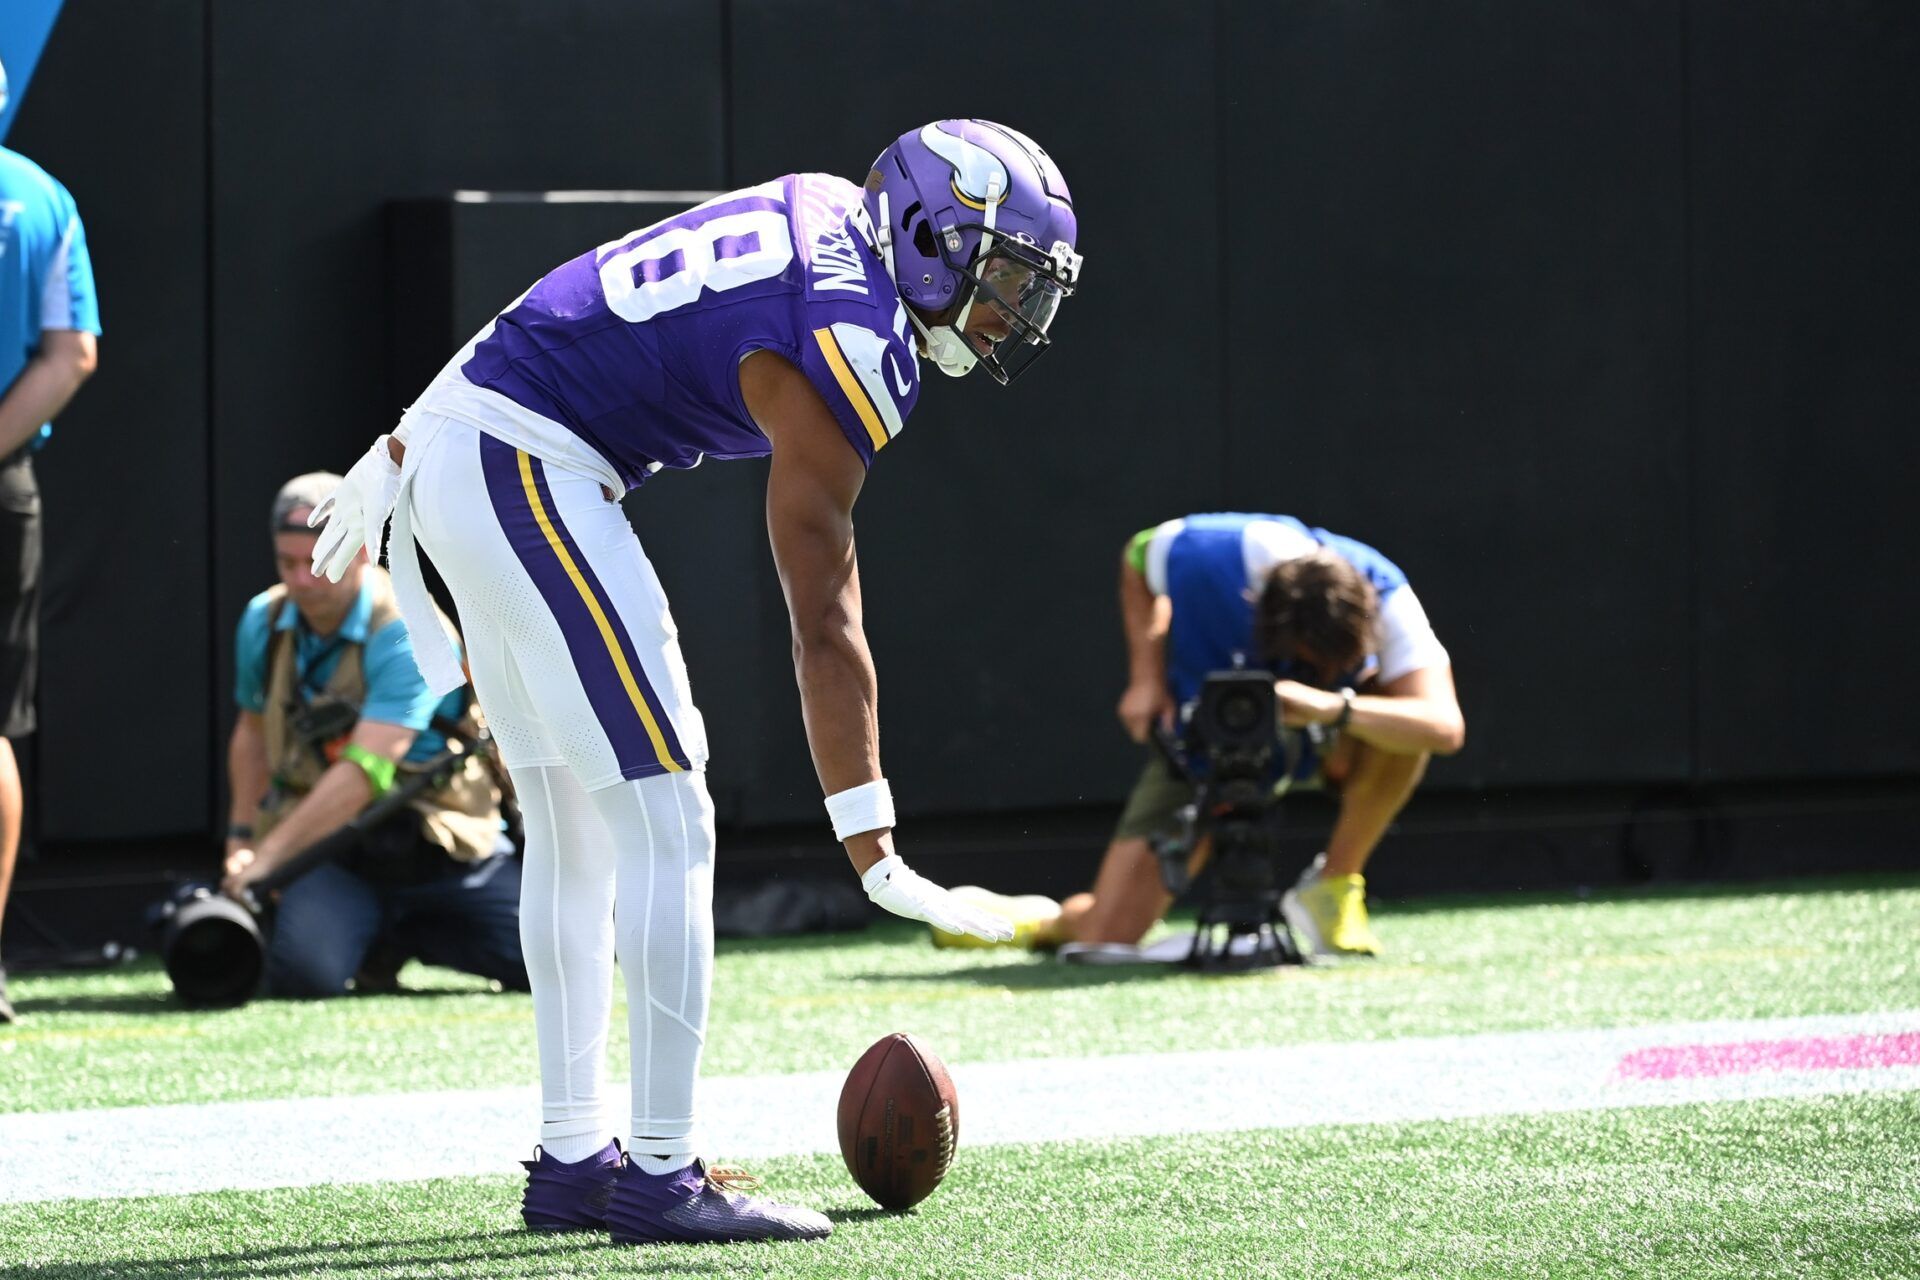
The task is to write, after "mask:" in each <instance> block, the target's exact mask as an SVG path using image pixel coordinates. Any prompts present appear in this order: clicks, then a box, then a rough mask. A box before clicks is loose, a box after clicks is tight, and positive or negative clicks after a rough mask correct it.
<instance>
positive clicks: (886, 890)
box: [860, 853, 1013, 942]
mask: <svg viewBox="0 0 1920 1280" xmlns="http://www.w3.org/2000/svg"><path fill="white" fill-rule="evenodd" d="M860 883H861V885H862V886H863V887H864V888H865V889H866V891H867V897H868V898H870V899H872V900H873V904H874V905H875V906H876V907H884V908H886V909H887V910H888V911H891V912H893V914H895V915H897V916H905V917H906V918H907V919H909V920H924V921H925V922H926V923H928V924H930V925H932V926H933V927H934V928H936V929H941V930H944V931H945V932H947V933H970V934H972V935H973V936H974V937H976V938H985V939H986V940H987V941H988V942H1006V941H1007V940H1009V939H1010V938H1012V937H1013V922H1012V921H1011V920H1007V919H1003V918H1002V917H1000V916H997V915H994V914H993V913H992V912H990V911H982V910H981V909H980V908H978V907H976V906H972V905H971V904H969V903H965V902H962V901H961V900H960V899H958V898H956V897H954V896H953V895H952V894H951V893H948V892H947V891H946V890H945V889H942V888H941V887H940V886H939V885H937V884H935V883H934V882H933V881H931V880H929V879H927V878H926V877H925V876H923V875H921V874H920V873H919V872H918V871H915V870H914V869H913V868H912V867H910V866H908V865H907V864H906V862H905V861H903V860H902V859H901V857H900V855H899V854H897V853H890V854H888V855H887V856H886V857H884V858H882V859H880V861H878V862H876V863H874V864H873V865H872V866H871V867H868V868H867V874H865V875H864V876H861V877H860Z"/></svg>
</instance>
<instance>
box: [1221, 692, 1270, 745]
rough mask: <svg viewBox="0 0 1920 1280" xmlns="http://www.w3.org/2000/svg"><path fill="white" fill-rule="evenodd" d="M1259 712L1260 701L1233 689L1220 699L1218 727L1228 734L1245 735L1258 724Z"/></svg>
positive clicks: (1251, 695) (1249, 694)
mask: <svg viewBox="0 0 1920 1280" xmlns="http://www.w3.org/2000/svg"><path fill="white" fill-rule="evenodd" d="M1260 711H1261V707H1260V699H1258V698H1256V697H1255V696H1254V695H1253V694H1251V693H1248V692H1247V691H1246V690H1244V689H1235V690H1233V691H1232V692H1231V693H1229V694H1227V695H1226V696H1225V697H1223V698H1221V699H1220V727H1221V728H1223V729H1225V730H1226V731H1227V732H1228V733H1233V734H1243V733H1246V732H1247V731H1248V730H1250V729H1253V728H1254V727H1255V726H1257V725H1258V724H1259V723H1260Z"/></svg>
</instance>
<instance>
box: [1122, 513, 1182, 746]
mask: <svg viewBox="0 0 1920 1280" xmlns="http://www.w3.org/2000/svg"><path fill="white" fill-rule="evenodd" d="M1172 617H1173V610H1172V606H1171V604H1170V602H1169V601H1168V600H1167V598H1166V597H1165V596H1157V595H1155V594H1154V593H1153V590H1152V588H1150V587H1149V586H1148V585H1147V576H1146V575H1145V574H1144V573H1141V572H1140V570H1138V569H1136V568H1134V566H1133V563H1132V559H1131V557H1130V556H1129V555H1128V554H1127V553H1126V552H1124V551H1123V552H1122V553H1121V555H1120V627H1121V630H1122V632H1123V633H1124V634H1125V636H1126V640H1127V688H1126V691H1125V692H1124V693H1122V694H1121V695H1120V706H1119V708H1118V714H1119V716H1120V723H1121V724H1122V725H1124V726H1125V727H1126V730H1127V736H1128V737H1130V738H1132V739H1133V740H1134V741H1135V742H1145V741H1146V740H1147V735H1148V734H1150V733H1152V732H1153V726H1154V723H1155V721H1158V722H1159V723H1161V724H1163V725H1166V726H1167V727H1168V728H1171V727H1172V725H1173V711H1174V707H1173V698H1172V697H1171V696H1170V695H1169V694H1168V693H1167V649H1166V645H1167V624H1168V623H1169V622H1170V621H1171V620H1172Z"/></svg>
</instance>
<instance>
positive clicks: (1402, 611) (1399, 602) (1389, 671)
mask: <svg viewBox="0 0 1920 1280" xmlns="http://www.w3.org/2000/svg"><path fill="white" fill-rule="evenodd" d="M1451 661H1452V659H1451V658H1449V657H1448V656H1447V648H1446V646H1445V645H1443V644H1441V643H1440V637H1439V636H1437V635H1435V634H1434V633H1433V624H1432V623H1431V622H1428V621H1427V611H1426V609H1425V608H1423V607H1422V606H1421V604H1420V598H1419V597H1418V596H1416V595H1414V594H1413V588H1412V587H1401V588H1400V589H1399V590H1397V591H1394V592H1391V593H1389V594H1388V596H1387V598H1386V599H1384V600H1382V601H1381V602H1380V683H1381V684H1392V683H1393V682H1394V681H1395V680H1398V679H1399V678H1400V677H1401V676H1404V675H1411V674H1412V673H1413V672H1415V671H1424V670H1426V669H1427V668H1429V667H1444V666H1446V665H1447V664H1448V663H1449V662H1451Z"/></svg>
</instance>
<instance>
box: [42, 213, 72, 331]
mask: <svg viewBox="0 0 1920 1280" xmlns="http://www.w3.org/2000/svg"><path fill="white" fill-rule="evenodd" d="M79 225H80V219H79V218H77V217H76V218H70V219H68V220H67V230H66V233H65V234H64V235H62V236H61V237H60V247H59V248H58V249H55V250H54V251H53V261H52V262H50V263H49V264H48V265H47V278H46V279H45V280H43V281H41V282H40V327H41V328H42V329H71V328H73V282H72V281H71V280H69V279H67V250H68V248H69V247H70V246H71V245H72V244H73V232H74V228H75V227H77V226H79Z"/></svg>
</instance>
